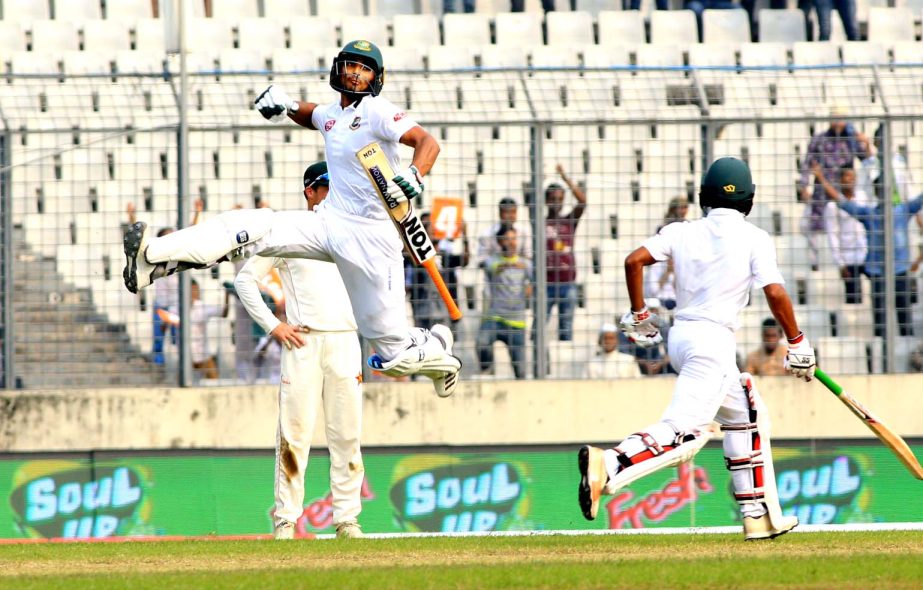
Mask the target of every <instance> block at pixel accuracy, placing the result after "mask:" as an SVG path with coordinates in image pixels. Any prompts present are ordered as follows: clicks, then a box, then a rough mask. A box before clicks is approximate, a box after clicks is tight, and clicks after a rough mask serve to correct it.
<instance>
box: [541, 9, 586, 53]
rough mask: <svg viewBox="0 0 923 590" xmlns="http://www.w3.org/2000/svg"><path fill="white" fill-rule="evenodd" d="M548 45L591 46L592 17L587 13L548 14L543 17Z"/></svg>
mask: <svg viewBox="0 0 923 590" xmlns="http://www.w3.org/2000/svg"><path fill="white" fill-rule="evenodd" d="M545 24H546V26H547V28H548V45H562V46H575V45H576V46H579V45H592V44H593V43H594V42H595V38H594V36H593V16H592V15H591V14H590V13H589V12H549V13H548V14H547V15H546V16H545Z"/></svg>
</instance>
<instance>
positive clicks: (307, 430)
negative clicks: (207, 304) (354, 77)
mask: <svg viewBox="0 0 923 590" xmlns="http://www.w3.org/2000/svg"><path fill="white" fill-rule="evenodd" d="M328 185H329V183H328V177H327V163H326V162H316V163H314V164H312V165H311V166H309V167H308V168H307V170H305V173H304V196H305V199H306V200H307V203H308V210H309V211H313V210H314V208H315V207H316V206H317V205H318V203H320V202H321V201H323V200H324V198H325V197H326V196H327V191H328ZM273 268H275V269H278V271H279V277H280V278H281V279H282V291H283V293H285V320H286V321H284V322H280V321H279V320H278V319H277V318H276V316H275V315H273V313H272V311H270V309H269V306H267V305H266V303H265V302H264V301H263V297H262V295H261V294H260V288H259V282H260V280H261V279H262V278H263V277H265V276H266V275H267V274H269V272H270V271H271V270H272V269H273ZM234 287H235V289H236V290H237V295H238V296H239V297H240V300H241V302H242V303H243V305H244V307H245V308H246V309H247V313H249V314H250V316H251V317H253V319H254V321H256V323H258V324H259V325H260V327H262V328H263V329H264V330H266V333H267V334H269V335H270V336H272V337H273V338H275V339H276V340H278V341H279V343H280V344H282V345H283V348H282V379H281V383H280V385H279V424H278V429H277V440H276V469H275V496H276V505H275V512H274V514H275V519H276V522H275V523H274V525H275V537H276V538H277V539H291V538H293V537H294V533H295V523H296V522H297V521H298V518H299V517H300V516H301V514H302V511H303V505H304V477H305V472H306V470H307V466H308V452H309V451H310V450H311V436H312V435H313V433H314V422H315V420H316V419H317V401H318V399H317V398H318V396H320V397H321V398H322V400H323V404H324V417H325V418H326V434H327V448H328V449H329V451H330V494H331V496H332V497H333V524H334V525H335V526H336V532H337V537H339V538H352V537H360V536H362V531H361V529H360V528H359V524H358V523H357V521H356V518H357V517H358V516H359V512H360V511H361V510H362V505H361V502H360V500H359V493H360V492H361V490H362V477H363V475H364V473H365V471H364V469H363V467H362V454H361V452H360V450H359V433H360V431H361V430H362V389H361V384H362V351H361V349H360V348H359V338H358V337H357V336H356V320H355V319H354V318H353V312H352V309H351V308H350V305H349V295H347V294H346V287H345V286H344V285H343V280H342V279H341V278H340V273H339V272H337V267H336V266H335V265H333V264H330V263H328V262H320V261H318V260H300V259H297V258H269V257H263V256H254V257H252V258H250V259H249V260H247V263H246V264H245V265H244V266H243V268H241V269H240V272H239V273H237V278H236V279H235V280H234Z"/></svg>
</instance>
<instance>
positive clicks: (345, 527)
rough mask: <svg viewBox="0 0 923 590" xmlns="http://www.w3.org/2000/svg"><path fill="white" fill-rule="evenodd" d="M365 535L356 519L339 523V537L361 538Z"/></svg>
mask: <svg viewBox="0 0 923 590" xmlns="http://www.w3.org/2000/svg"><path fill="white" fill-rule="evenodd" d="M364 536H365V535H363V534H362V529H361V528H359V523H358V522H356V521H355V520H347V521H346V522H341V523H340V524H338V525H337V539H361V538H362V537H364Z"/></svg>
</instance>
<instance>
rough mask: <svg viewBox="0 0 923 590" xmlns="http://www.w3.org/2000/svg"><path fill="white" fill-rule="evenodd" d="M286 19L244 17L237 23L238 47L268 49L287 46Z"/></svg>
mask: <svg viewBox="0 0 923 590" xmlns="http://www.w3.org/2000/svg"><path fill="white" fill-rule="evenodd" d="M285 27H286V21H284V20H281V19H276V18H244V19H241V20H240V21H238V23H237V47H238V48H240V49H266V48H283V47H285V37H286V35H285Z"/></svg>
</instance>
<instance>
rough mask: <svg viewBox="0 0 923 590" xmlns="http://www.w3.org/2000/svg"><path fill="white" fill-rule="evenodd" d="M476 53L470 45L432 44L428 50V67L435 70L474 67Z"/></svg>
mask: <svg viewBox="0 0 923 590" xmlns="http://www.w3.org/2000/svg"><path fill="white" fill-rule="evenodd" d="M474 55H475V53H474V51H473V50H472V49H471V48H470V47H462V46H457V47H456V46H447V45H430V46H429V48H428V49H427V50H426V64H427V69H429V70H430V71H433V70H452V69H459V68H473V67H474Z"/></svg>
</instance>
